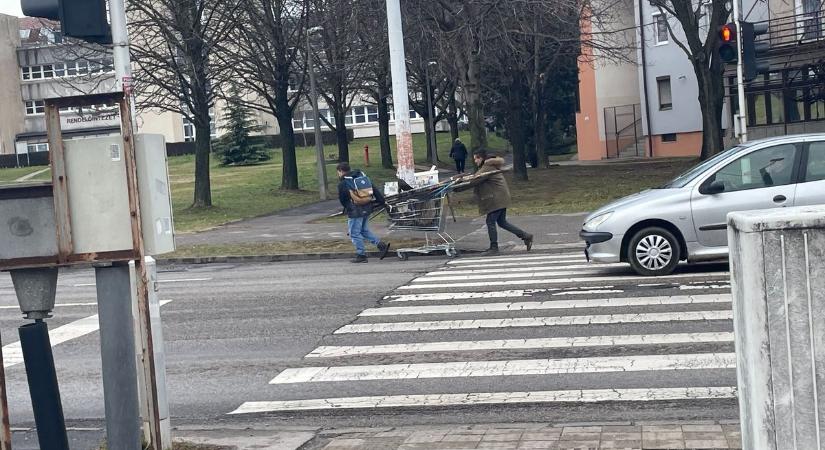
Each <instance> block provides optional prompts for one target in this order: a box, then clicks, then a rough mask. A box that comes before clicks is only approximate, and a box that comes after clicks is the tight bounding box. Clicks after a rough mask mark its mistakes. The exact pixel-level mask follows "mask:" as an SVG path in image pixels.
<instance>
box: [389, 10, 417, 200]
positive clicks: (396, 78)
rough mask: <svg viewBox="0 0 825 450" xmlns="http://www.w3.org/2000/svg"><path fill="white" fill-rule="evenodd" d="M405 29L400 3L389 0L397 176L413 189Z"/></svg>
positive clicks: (413, 171)
mask: <svg viewBox="0 0 825 450" xmlns="http://www.w3.org/2000/svg"><path fill="white" fill-rule="evenodd" d="M402 26H403V24H402V23H401V3H400V0H387V28H388V33H389V43H390V68H391V74H392V103H393V108H394V110H395V140H396V146H397V148H398V173H397V176H398V178H399V179H401V180H404V181H405V182H406V183H408V184H410V185H413V184H414V183H415V158H414V156H413V145H412V128H411V125H410V100H409V97H408V95H409V94H408V90H407V62H406V61H407V59H406V57H405V55H404V31H403V29H402Z"/></svg>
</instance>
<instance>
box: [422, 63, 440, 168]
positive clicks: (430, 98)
mask: <svg viewBox="0 0 825 450" xmlns="http://www.w3.org/2000/svg"><path fill="white" fill-rule="evenodd" d="M437 65H438V63H437V62H435V61H428V62H427V67H426V68H425V69H424V78H425V79H426V81H427V120H428V121H429V122H430V124H429V126H430V146H431V148H432V152H433V154H432V155H431V156H432V160H433V164H436V163H437V162H438V147H436V143H435V117H434V116H435V110H434V109H433V92H432V87H431V86H430V67H431V66H437Z"/></svg>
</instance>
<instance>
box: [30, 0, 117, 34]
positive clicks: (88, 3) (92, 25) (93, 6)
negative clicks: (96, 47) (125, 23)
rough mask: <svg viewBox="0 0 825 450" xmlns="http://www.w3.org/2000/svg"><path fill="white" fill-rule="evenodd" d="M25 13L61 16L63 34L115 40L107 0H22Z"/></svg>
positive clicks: (56, 18)
mask: <svg viewBox="0 0 825 450" xmlns="http://www.w3.org/2000/svg"><path fill="white" fill-rule="evenodd" d="M20 5H21V6H22V7H23V8H22V9H23V14H25V15H27V16H29V17H42V18H44V19H51V20H59V21H60V31H61V33H62V34H63V36H67V37H73V38H77V39H82V40H84V41H86V42H94V43H97V44H111V43H112V30H111V27H110V26H109V20H108V17H109V16H108V14H107V13H106V0H21V1H20Z"/></svg>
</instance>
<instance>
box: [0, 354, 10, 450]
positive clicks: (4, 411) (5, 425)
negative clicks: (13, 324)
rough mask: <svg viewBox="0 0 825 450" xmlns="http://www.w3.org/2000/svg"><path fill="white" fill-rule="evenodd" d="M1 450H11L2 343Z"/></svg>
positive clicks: (0, 368) (0, 392)
mask: <svg viewBox="0 0 825 450" xmlns="http://www.w3.org/2000/svg"><path fill="white" fill-rule="evenodd" d="M0 450H11V424H10V423H9V402H8V401H7V400H6V369H5V367H4V366H3V342H2V341H0Z"/></svg>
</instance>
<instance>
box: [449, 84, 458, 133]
mask: <svg viewBox="0 0 825 450" xmlns="http://www.w3.org/2000/svg"><path fill="white" fill-rule="evenodd" d="M447 123H448V124H450V145H452V143H453V142H455V140H456V139H458V105H457V104H456V99H455V89H453V95H451V96H450V101H449V103H448V104H447Z"/></svg>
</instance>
